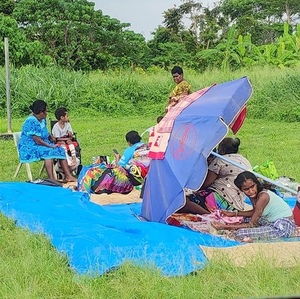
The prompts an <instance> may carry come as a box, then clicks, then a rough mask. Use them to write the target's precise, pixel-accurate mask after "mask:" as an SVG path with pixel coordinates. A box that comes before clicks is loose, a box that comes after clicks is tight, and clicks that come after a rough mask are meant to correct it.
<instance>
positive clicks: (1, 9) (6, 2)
mask: <svg viewBox="0 0 300 299" xmlns="http://www.w3.org/2000/svg"><path fill="white" fill-rule="evenodd" d="M14 8H15V1H14V0H1V2H0V13H2V14H4V15H7V16H9V15H11V14H12V12H13V10H14Z"/></svg>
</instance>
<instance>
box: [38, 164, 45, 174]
mask: <svg viewBox="0 0 300 299" xmlns="http://www.w3.org/2000/svg"><path fill="white" fill-rule="evenodd" d="M45 169H46V168H45V161H43V165H42V167H41V169H40V172H39V175H41V174H42V173H43V171H44V170H45Z"/></svg>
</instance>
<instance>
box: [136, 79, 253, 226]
mask: <svg viewBox="0 0 300 299" xmlns="http://www.w3.org/2000/svg"><path fill="white" fill-rule="evenodd" d="M251 93H252V88H251V85H250V83H249V80H248V79H247V77H243V78H240V79H238V80H233V81H229V82H225V83H222V84H218V85H214V86H212V87H210V88H209V89H207V90H206V91H205V93H200V96H199V97H198V98H196V99H195V100H194V101H193V102H192V103H191V104H189V105H188V106H187V107H186V108H184V109H183V110H182V111H181V112H180V114H179V115H178V116H177V117H176V118H175V120H174V123H173V128H172V130H171V133H170V136H169V137H168V141H167V146H166V149H165V152H164V156H163V158H162V157H160V158H159V159H153V160H152V161H151V164H150V169H149V172H148V175H147V179H146V181H145V186H144V192H143V203H142V211H141V216H142V217H144V218H145V219H147V220H149V221H156V222H163V223H164V222H166V220H167V218H168V217H169V216H170V215H172V214H173V213H174V212H176V211H177V210H178V209H180V208H181V207H183V206H184V205H185V201H186V199H185V194H184V188H188V189H192V190H196V189H198V188H200V186H201V185H202V183H203V181H204V179H205V177H206V173H207V157H208V156H209V154H210V153H211V151H212V150H213V149H214V148H215V147H216V146H217V144H218V143H219V142H220V141H221V140H222V139H223V138H224V137H225V136H226V135H227V133H228V130H229V127H231V128H232V130H233V132H234V133H236V132H237V130H238V129H239V128H240V127H241V125H242V123H243V120H244V118H245V111H246V110H245V105H246V102H247V100H248V99H249V98H250V96H251ZM192 97H193V95H192ZM166 117H167V115H166ZM159 125H160V124H158V125H157V126H159ZM156 143H157V141H156Z"/></svg>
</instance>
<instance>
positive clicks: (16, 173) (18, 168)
mask: <svg viewBox="0 0 300 299" xmlns="http://www.w3.org/2000/svg"><path fill="white" fill-rule="evenodd" d="M21 167H22V163H19V165H18V167H17V169H16V172H15V174H14V176H13V178H14V179H15V178H16V177H17V175H18V173H19V172H20V169H21Z"/></svg>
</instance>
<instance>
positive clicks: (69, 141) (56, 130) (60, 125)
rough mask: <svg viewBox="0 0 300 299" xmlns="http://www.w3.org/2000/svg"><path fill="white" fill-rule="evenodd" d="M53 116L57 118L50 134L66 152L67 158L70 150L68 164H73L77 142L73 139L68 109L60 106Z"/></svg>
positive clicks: (74, 162)
mask: <svg viewBox="0 0 300 299" xmlns="http://www.w3.org/2000/svg"><path fill="white" fill-rule="evenodd" d="M55 117H56V119H57V123H56V124H55V125H54V126H53V128H52V135H53V136H54V137H55V138H56V143H58V144H60V145H61V146H62V147H63V148H64V149H65V152H66V156H67V158H68V156H69V155H68V150H70V152H71V157H72V160H71V161H69V159H68V163H69V166H75V165H76V162H77V159H76V152H75V146H77V142H75V141H73V138H74V136H73V130H72V127H71V124H70V122H69V115H68V111H67V109H66V108H64V107H60V108H58V109H56V111H55Z"/></svg>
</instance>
